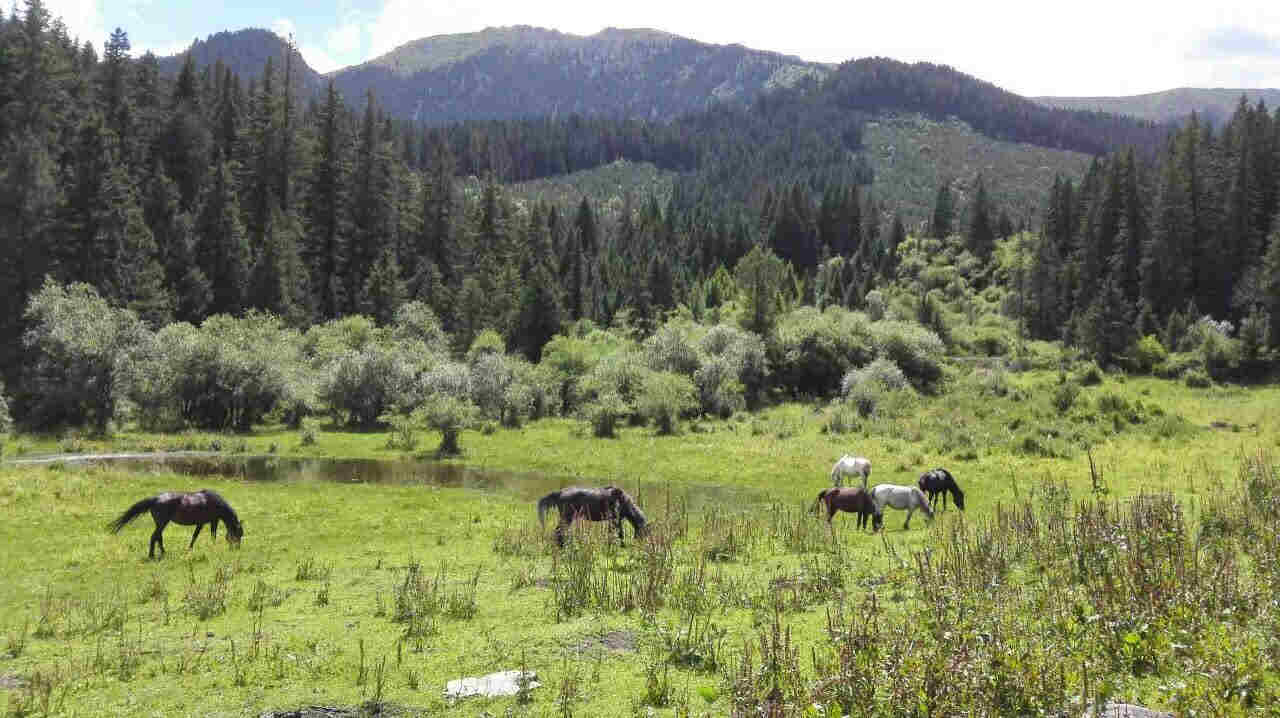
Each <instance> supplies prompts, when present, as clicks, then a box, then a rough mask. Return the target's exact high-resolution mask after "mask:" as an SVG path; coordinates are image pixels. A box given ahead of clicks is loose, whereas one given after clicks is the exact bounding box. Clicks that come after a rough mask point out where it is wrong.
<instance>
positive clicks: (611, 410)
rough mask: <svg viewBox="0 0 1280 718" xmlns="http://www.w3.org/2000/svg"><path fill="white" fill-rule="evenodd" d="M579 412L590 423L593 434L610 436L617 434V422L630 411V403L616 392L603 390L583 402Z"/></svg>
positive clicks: (601, 436) (604, 436) (602, 436)
mask: <svg viewBox="0 0 1280 718" xmlns="http://www.w3.org/2000/svg"><path fill="white" fill-rule="evenodd" d="M579 413H580V414H581V416H582V418H583V419H584V420H586V422H587V423H588V424H590V425H591V433H592V435H593V436H597V437H600V438H611V437H613V436H615V435H616V434H617V426H618V422H619V421H621V420H622V419H623V418H624V417H626V416H627V415H628V414H630V413H631V405H630V404H629V403H627V402H626V401H625V400H624V399H623V398H622V397H620V396H619V395H618V394H617V392H605V393H603V394H599V395H597V396H596V397H595V398H594V399H592V400H591V401H588V402H586V403H584V404H583V405H582V408H581V409H580V410H579Z"/></svg>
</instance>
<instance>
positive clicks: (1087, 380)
mask: <svg viewBox="0 0 1280 718" xmlns="http://www.w3.org/2000/svg"><path fill="white" fill-rule="evenodd" d="M1102 380H1103V379H1102V369H1100V368H1098V363H1097V362H1093V361H1091V362H1088V363H1087V364H1085V365H1084V366H1083V367H1082V368H1081V369H1080V372H1079V374H1077V375H1076V381H1078V382H1079V383H1080V386H1097V385H1098V384H1101V383H1102Z"/></svg>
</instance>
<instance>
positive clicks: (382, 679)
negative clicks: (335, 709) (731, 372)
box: [0, 373, 1280, 716]
mask: <svg viewBox="0 0 1280 718" xmlns="http://www.w3.org/2000/svg"><path fill="white" fill-rule="evenodd" d="M1010 382H1011V386H1010V387H1009V389H1010V391H1009V392H1007V393H1006V394H1004V395H1001V396H992V397H986V398H979V397H977V396H976V395H974V394H972V393H970V392H967V391H962V390H956V391H953V392H950V393H947V394H944V395H942V396H940V397H931V398H926V399H922V400H918V401H916V402H913V403H911V404H909V405H907V406H903V407H898V408H897V410H896V411H892V412H885V415H884V416H883V417H881V418H877V419H870V420H864V421H862V422H861V423H860V424H859V425H858V426H856V427H854V428H852V429H851V430H850V431H848V432H847V433H832V432H831V431H829V430H828V431H824V428H829V427H830V426H831V422H832V410H831V409H829V408H824V407H813V406H806V405H800V404H791V405H784V406H780V407H777V408H774V409H771V410H769V411H766V412H764V413H762V414H759V415H745V416H741V417H737V418H734V419H730V420H728V421H724V422H721V421H714V422H708V421H702V422H698V423H696V424H685V426H684V427H683V430H682V432H681V433H680V434H678V435H677V436H673V437H659V436H656V435H654V433H653V430H652V429H651V428H646V427H630V428H627V429H624V430H623V431H622V432H621V435H620V438H618V439H614V440H603V439H595V438H591V437H590V435H589V433H587V432H584V431H583V430H582V427H581V425H580V423H579V422H576V421H573V420H569V419H555V420H546V421H540V422H535V423H532V424H530V425H527V426H525V427H524V428H522V429H519V430H501V429H500V430H497V431H495V432H492V433H484V432H467V433H465V434H464V435H463V437H462V442H461V443H462V447H463V449H464V451H465V455H464V456H463V457H462V458H461V459H456V460H454V459H451V460H450V461H461V462H465V463H467V464H468V465H475V466H484V467H487V468H492V469H506V470H518V471H531V472H541V473H544V474H548V475H550V476H553V477H562V478H563V483H565V484H569V483H574V482H582V483H604V482H606V481H609V482H613V483H617V484H619V485H622V486H628V487H634V486H637V485H640V486H644V487H645V489H644V490H643V491H642V492H641V493H640V495H639V496H638V498H639V500H640V503H641V505H642V506H643V507H644V508H645V510H646V512H647V513H648V515H649V518H650V519H651V520H652V522H653V523H652V525H653V527H654V530H653V531H652V532H651V534H650V535H649V536H648V537H647V538H646V539H645V540H644V541H634V540H632V538H631V531H630V529H629V528H628V531H627V533H628V540H627V542H626V544H625V545H623V546H618V545H617V544H616V543H614V542H611V541H609V540H607V538H606V537H605V535H604V533H603V532H602V531H600V530H596V531H588V532H583V533H581V534H580V535H578V536H576V537H575V539H574V541H573V542H572V543H571V544H570V545H569V547H567V548H566V549H565V550H563V551H560V550H557V549H556V548H555V546H554V544H553V542H551V541H550V540H548V539H549V532H547V533H543V532H542V531H539V530H538V527H537V522H536V520H535V517H534V512H533V506H532V505H531V503H530V502H529V500H528V499H529V497H528V496H522V495H516V494H513V493H507V492H482V491H475V490H468V489H451V488H438V487H432V486H428V485H377V484H334V483H326V482H310V481H286V482H272V483H266V482H258V483H254V482H246V481H240V480H236V479H231V478H216V477H200V478H194V477H186V476H177V475H172V474H164V473H126V472H122V471H119V470H112V469H107V468H94V467H80V466H76V465H73V464H54V465H52V466H48V467H14V466H9V467H4V468H0V516H2V517H3V519H2V520H0V541H3V545H5V546H8V547H18V549H19V550H9V551H6V552H4V554H3V555H2V557H0V569H3V571H4V575H5V577H6V580H5V582H3V584H0V616H2V617H3V618H0V631H3V633H0V656H4V657H3V658H0V692H5V693H6V697H5V700H7V704H6V705H7V708H8V712H9V713H10V714H15V715H25V714H31V715H42V714H46V713H48V714H58V715H260V714H262V713H263V712H265V711H269V710H279V709H289V708H296V707H299V706H304V705H337V706H347V707H351V706H360V705H366V706H368V705H372V704H370V702H371V701H372V702H374V703H386V704H389V705H392V706H396V707H398V708H399V709H401V710H403V711H406V712H410V713H413V712H420V713H424V714H431V715H485V714H488V715H503V714H510V715H582V716H589V715H645V714H647V713H648V712H649V711H653V712H654V713H656V714H659V715H726V714H730V713H740V714H762V715H839V714H841V712H844V713H849V714H857V715H864V714H881V715H909V714H916V715H957V714H970V715H996V714H999V715H1014V714H1037V713H1040V714H1046V715H1055V714H1059V713H1058V711H1061V710H1065V711H1066V712H1067V713H1068V714H1071V713H1075V714H1078V713H1079V712H1080V711H1081V710H1083V707H1084V704H1085V703H1088V702H1092V701H1093V700H1095V699H1098V698H1100V697H1107V696H1118V697H1124V698H1129V699H1132V700H1135V701H1139V702H1144V703H1146V704H1148V705H1157V706H1164V707H1167V708H1170V709H1174V710H1178V711H1179V712H1180V713H1182V714H1186V715H1191V714H1197V715H1230V714H1247V713H1250V712H1255V711H1257V710H1260V709H1262V708H1263V707H1265V706H1266V705H1272V706H1274V705H1276V699H1277V686H1276V678H1277V676H1276V672H1275V668H1274V667H1275V665H1277V661H1278V660H1280V640H1277V638H1276V636H1277V635H1280V630H1277V629H1280V607H1278V606H1277V605H1276V601H1275V599H1274V596H1275V595H1276V589H1277V588H1280V583H1278V581H1277V579H1278V578H1280V560H1277V557H1278V556H1280V539H1277V532H1276V529H1275V528H1274V527H1272V525H1271V524H1272V521H1273V519H1274V513H1275V510H1276V509H1277V508H1280V499H1277V497H1280V482H1277V479H1276V476H1275V468H1274V463H1272V461H1271V459H1270V458H1269V457H1270V455H1271V454H1269V453H1268V452H1269V451H1273V450H1274V448H1275V447H1276V446H1277V445H1280V424H1277V421H1276V418H1275V412H1274V407H1275V406H1277V405H1280V390H1277V389H1276V388H1275V387H1266V388H1258V389H1240V388H1232V387H1217V388H1210V389H1190V388H1187V387H1185V386H1183V385H1182V384H1179V383H1172V382H1163V381H1157V380H1140V379H1129V380H1127V381H1123V382H1121V381H1117V380H1116V379H1114V378H1107V379H1106V380H1105V381H1104V382H1103V383H1102V384H1101V385H1098V386H1090V387H1087V388H1085V389H1084V390H1083V392H1082V394H1081V395H1080V396H1079V397H1077V398H1076V400H1075V402H1074V403H1073V405H1072V406H1071V407H1070V408H1068V409H1067V410H1065V411H1063V410H1060V409H1059V408H1057V407H1055V406H1054V405H1053V404H1052V403H1051V401H1052V400H1051V399H1050V398H1049V397H1050V396H1051V395H1052V394H1053V388H1054V386H1055V385H1056V375H1055V374H1043V373H1029V374H1024V375H1018V376H1014V377H1011V379H1010ZM1118 399H1123V400H1124V401H1123V402H1121V401H1118ZM1117 404H1119V406H1117ZM1215 422H1216V428H1215V427H1214V424H1215ZM310 429H311V431H312V432H313V433H314V434H315V443H314V444H311V445H307V446H303V445H301V444H302V435H301V434H300V432H297V431H292V432H290V431H285V430H282V429H271V428H267V429H264V430H262V431H260V432H258V433H255V434H254V435H250V436H214V435H209V436H206V435H195V434H193V435H183V436H177V437H174V436H150V435H142V434H136V433H129V432H120V433H117V434H116V435H115V436H114V438H113V439H111V440H110V441H95V440H89V439H83V438H77V437H71V436H68V437H57V438H33V437H23V438H19V439H16V440H12V439H11V440H9V441H8V442H7V443H6V451H5V457H6V458H10V457H12V456H13V455H15V454H16V453H22V454H28V455H30V454H34V453H37V452H43V451H56V450H59V449H74V450H81V451H87V450H97V449H114V450H139V449H141V450H163V449H169V448H200V449H206V448H209V445H210V443H211V442H219V444H220V445H221V448H223V449H224V450H227V451H236V450H241V451H244V452H247V453H268V452H271V451H272V447H274V453H277V454H281V455H315V456H360V457H373V458H397V457H400V456H402V455H403V454H404V453H405V452H404V451H403V450H402V449H388V448H386V445H387V439H388V436H387V434H385V433H368V434H357V433H349V432H341V431H336V430H328V429H326V428H325V427H323V426H320V425H316V426H312V427H310ZM436 440H437V437H434V436H431V435H430V434H428V433H424V435H423V436H422V437H421V442H422V447H423V449H425V450H428V451H429V449H431V448H432V447H433V446H434V442H435V441H436ZM1081 442H1088V443H1089V444H1091V445H1092V447H1093V448H1092V454H1093V457H1094V460H1095V462H1096V465H1097V467H1098V470H1099V472H1100V475H1101V483H1100V484H1097V485H1095V484H1094V482H1093V481H1092V480H1091V477H1090V471H1089V461H1088V458H1087V456H1086V455H1085V453H1084V452H1083V450H1081V449H1080V448H1079V444H1080V443H1081ZM846 452H848V453H859V454H863V455H866V456H870V457H872V460H873V462H874V463H875V469H874V473H873V475H872V483H878V482H895V483H911V482H913V481H914V479H915V477H916V476H917V475H918V474H919V473H920V471H923V470H924V469H926V468H930V467H932V466H935V465H943V466H947V467H948V468H949V469H950V470H951V471H952V473H954V474H955V475H956V477H957V478H958V480H959V481H960V483H961V485H962V486H963V487H964V489H965V491H966V495H967V505H968V511H967V513H965V514H963V515H961V514H960V513H959V512H956V511H948V512H946V513H945V514H943V515H941V516H940V518H939V520H937V521H934V522H933V523H931V524H930V523H927V522H925V521H923V520H921V518H920V517H919V516H918V515H917V517H916V518H915V519H913V522H912V526H911V529H909V530H904V529H903V526H902V520H901V514H889V515H887V516H886V522H885V526H886V531H885V532H884V533H883V534H882V535H881V536H873V535H871V534H866V533H859V532H857V531H856V530H855V529H854V527H853V521H852V518H851V517H850V516H848V515H841V516H840V517H838V518H837V519H836V527H837V530H836V532H835V534H834V535H832V534H830V533H828V532H827V530H826V528H825V524H823V523H820V522H819V521H817V520H816V519H814V518H813V517H812V516H811V515H809V514H807V513H805V512H803V511H802V510H801V507H802V506H807V505H808V504H810V503H811V502H812V500H813V496H814V495H816V493H817V491H818V490H819V489H820V488H822V487H823V486H825V485H827V484H828V479H827V476H826V474H827V472H828V471H829V469H830V464H831V462H832V461H833V460H834V459H835V458H836V457H837V456H838V455H839V454H841V453H846ZM698 485H722V486H731V487H741V488H743V489H749V490H750V491H747V492H744V493H743V497H744V498H742V499H740V500H735V499H734V498H733V495H732V494H730V495H729V498H728V499H727V500H726V505H725V507H724V509H723V510H721V511H713V510H709V509H710V507H709V506H707V505H706V504H705V503H697V504H695V503H692V499H689V498H687V497H689V496H691V495H692V492H693V491H694V490H696V489H697V488H698ZM655 486H656V487H661V488H654V487H655ZM203 487H208V488H213V489H216V490H217V491H219V492H220V493H222V494H223V495H224V496H225V497H227V499H228V500H229V501H231V503H232V504H233V505H234V506H235V507H236V509H237V510H238V511H239V513H240V516H241V518H242V519H243V520H244V522H245V540H244V544H243V547H242V548H241V549H240V550H238V551H236V550H231V549H230V548H228V547H227V545H226V544H225V543H223V542H222V540H221V536H220V537H219V540H218V542H217V543H216V544H215V543H213V542H212V541H211V540H210V538H209V537H208V534H207V532H206V533H204V534H202V536H201V541H200V542H198V543H197V545H196V547H195V548H194V549H192V550H190V551H188V550H187V549H186V547H185V546H186V541H188V540H189V539H190V533H189V532H188V530H187V529H186V528H185V527H177V526H171V527H170V528H169V529H168V531H167V532H166V536H167V537H168V542H167V543H168V546H169V555H168V557H167V558H165V559H164V560H162V561H148V560H146V545H147V537H148V535H149V534H150V531H151V522H150V519H149V517H145V516H144V517H142V518H141V519H140V520H139V521H138V522H136V523H135V524H132V525H130V526H128V527H126V528H125V529H124V530H123V531H122V532H121V534H120V535H118V536H112V535H110V534H109V533H108V532H107V530H106V524H107V522H108V521H109V520H111V519H113V518H114V517H115V516H117V515H118V514H119V513H120V512H121V511H123V510H124V509H125V508H126V507H127V506H129V505H130V504H131V503H133V502H134V501H136V500H137V499H139V498H142V497H145V496H148V495H151V494H154V493H156V492H159V491H164V490H195V489H198V488H203ZM762 495H763V496H766V497H769V499H768V502H767V503H762V502H761V500H760V498H759V497H760V496H762ZM1139 495H1141V496H1143V497H1144V498H1142V499H1141V500H1138V501H1132V500H1131V499H1132V497H1136V496H1139ZM745 497H750V498H745ZM522 666H524V667H527V668H528V669H529V670H532V671H535V672H536V673H537V674H538V679H539V681H540V682H541V683H542V685H541V686H540V687H538V688H535V689H533V690H531V691H530V692H529V695H528V696H527V697H519V698H495V699H480V698H473V699H467V700H464V701H461V702H459V703H457V704H456V705H451V704H449V703H447V702H446V701H445V700H444V699H443V697H442V690H443V687H444V683H445V681H446V680H449V679H452V678H458V677H462V676H469V675H480V674H483V673H487V672H491V671H497V670H504V669H518V668H520V667H522ZM891 676H893V677H895V678H894V679H892V680H890V677H891Z"/></svg>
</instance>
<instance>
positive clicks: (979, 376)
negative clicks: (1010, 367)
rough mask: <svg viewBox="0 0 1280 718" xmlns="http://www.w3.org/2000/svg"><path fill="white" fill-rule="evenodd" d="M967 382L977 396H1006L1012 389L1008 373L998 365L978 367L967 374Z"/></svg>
mask: <svg viewBox="0 0 1280 718" xmlns="http://www.w3.org/2000/svg"><path fill="white" fill-rule="evenodd" d="M969 384H970V385H971V386H972V387H973V391H974V393H975V394H977V395H978V396H1008V395H1009V394H1010V393H1011V392H1013V391H1014V389H1013V387H1011V386H1010V385H1009V377H1008V374H1007V373H1006V372H1005V371H1004V370H1003V369H1001V368H999V367H978V368H976V369H974V370H973V372H972V373H970V374H969Z"/></svg>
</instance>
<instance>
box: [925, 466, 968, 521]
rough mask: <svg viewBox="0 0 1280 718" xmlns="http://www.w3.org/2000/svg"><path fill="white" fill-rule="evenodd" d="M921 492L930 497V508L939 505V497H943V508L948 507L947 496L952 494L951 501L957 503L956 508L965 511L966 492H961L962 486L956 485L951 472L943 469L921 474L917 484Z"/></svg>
mask: <svg viewBox="0 0 1280 718" xmlns="http://www.w3.org/2000/svg"><path fill="white" fill-rule="evenodd" d="M916 485H917V486H919V487H920V490H921V491H923V492H924V493H925V496H928V497H929V506H930V507H931V508H932V507H934V506H936V505H937V503H938V497H939V496H941V497H942V508H944V509H945V508H946V507H947V494H948V493H949V494H951V499H952V500H953V501H955V504H956V508H958V509H960V510H961V511H964V492H963V491H961V490H960V486H959V485H958V484H956V480H955V477H953V476H952V475H951V472H950V471H947V470H946V469H943V468H937V469H930V470H928V471H926V472H924V473H923V474H920V480H919V481H917V482H916Z"/></svg>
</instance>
